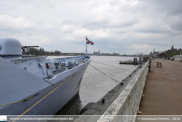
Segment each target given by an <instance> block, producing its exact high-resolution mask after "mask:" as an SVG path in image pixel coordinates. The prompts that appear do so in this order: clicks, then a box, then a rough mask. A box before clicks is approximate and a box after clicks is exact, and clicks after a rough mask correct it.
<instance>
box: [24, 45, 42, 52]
mask: <svg viewBox="0 0 182 122" xmlns="http://www.w3.org/2000/svg"><path fill="white" fill-rule="evenodd" d="M31 47H39V46H22V50H23V52H25V50H27V49H29V48H31Z"/></svg>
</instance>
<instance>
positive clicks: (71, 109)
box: [56, 93, 82, 115]
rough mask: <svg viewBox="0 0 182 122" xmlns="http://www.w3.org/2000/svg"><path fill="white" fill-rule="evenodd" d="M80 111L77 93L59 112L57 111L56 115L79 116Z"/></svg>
mask: <svg viewBox="0 0 182 122" xmlns="http://www.w3.org/2000/svg"><path fill="white" fill-rule="evenodd" d="M81 109H82V104H81V100H80V95H79V93H78V94H76V95H75V96H74V98H73V99H72V100H71V101H70V102H68V103H67V104H66V105H65V106H64V107H63V108H62V109H61V110H59V111H58V112H57V113H56V115H79V114H80V111H81Z"/></svg>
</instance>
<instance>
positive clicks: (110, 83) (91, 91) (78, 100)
mask: <svg viewBox="0 0 182 122" xmlns="http://www.w3.org/2000/svg"><path fill="white" fill-rule="evenodd" d="M48 58H58V56H49V57H48ZM133 58H134V57H121V56H92V61H91V63H90V64H91V65H93V66H94V67H96V68H97V69H99V70H100V71H102V72H104V73H105V74H107V75H108V76H110V77H112V78H114V79H115V80H117V81H122V80H123V79H124V78H125V77H126V76H127V75H129V74H130V73H131V72H132V71H133V70H135V69H136V68H137V66H135V65H122V64H119V62H120V61H126V60H133ZM94 61H96V62H99V63H96V62H94ZM100 63H103V64H107V65H111V66H114V67H111V66H107V65H102V64H100ZM117 84H118V82H116V81H114V80H112V79H111V78H109V77H107V76H106V75H104V74H102V73H101V72H99V71H98V70H96V69H94V68H93V67H92V66H90V65H89V66H88V67H87V69H86V72H85V74H84V76H83V79H82V83H81V87H80V92H79V95H77V96H75V98H74V99H72V100H71V101H70V102H69V103H68V104H67V105H66V106H65V107H64V108H63V109H61V110H60V111H59V112H58V113H57V115H79V113H80V110H81V109H82V108H83V107H84V106H85V105H87V104H88V103H89V102H97V101H98V100H100V99H101V98H102V97H103V96H104V95H106V94H107V93H108V91H110V90H111V89H113V88H114V87H115V86H116V85H117Z"/></svg>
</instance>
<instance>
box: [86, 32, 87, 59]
mask: <svg viewBox="0 0 182 122" xmlns="http://www.w3.org/2000/svg"><path fill="white" fill-rule="evenodd" d="M86 56H87V36H86Z"/></svg>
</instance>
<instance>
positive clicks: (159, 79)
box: [139, 59, 182, 115]
mask: <svg viewBox="0 0 182 122" xmlns="http://www.w3.org/2000/svg"><path fill="white" fill-rule="evenodd" d="M157 61H158V62H161V63H162V68H157ZM144 95H145V96H144V97H142V100H141V103H140V109H139V110H140V111H141V112H142V114H139V115H182V63H180V62H177V61H170V60H164V61H163V59H153V60H152V63H151V72H149V74H148V78H147V81H146V87H145V89H144Z"/></svg>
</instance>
